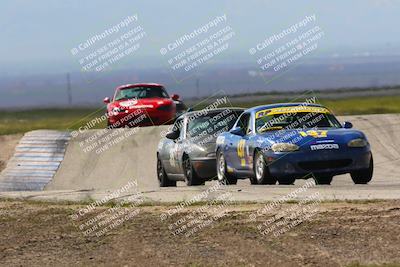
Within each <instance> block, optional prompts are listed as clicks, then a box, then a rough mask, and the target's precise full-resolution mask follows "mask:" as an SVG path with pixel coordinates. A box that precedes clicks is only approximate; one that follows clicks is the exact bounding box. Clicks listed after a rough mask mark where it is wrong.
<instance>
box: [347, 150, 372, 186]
mask: <svg viewBox="0 0 400 267" xmlns="http://www.w3.org/2000/svg"><path fill="white" fill-rule="evenodd" d="M373 173H374V159H373V158H372V155H371V159H370V162H369V167H368V169H364V170H359V171H354V172H352V173H350V175H351V179H352V180H353V182H354V183H355V184H367V183H369V182H370V181H371V179H372V175H373Z"/></svg>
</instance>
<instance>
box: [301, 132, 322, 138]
mask: <svg viewBox="0 0 400 267" xmlns="http://www.w3.org/2000/svg"><path fill="white" fill-rule="evenodd" d="M300 135H301V136H303V137H307V136H312V137H314V138H318V137H327V136H328V131H325V130H309V131H307V132H304V131H301V132H300Z"/></svg>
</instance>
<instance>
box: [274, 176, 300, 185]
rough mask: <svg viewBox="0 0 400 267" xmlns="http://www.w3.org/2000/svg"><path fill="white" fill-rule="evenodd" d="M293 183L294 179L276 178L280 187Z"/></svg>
mask: <svg viewBox="0 0 400 267" xmlns="http://www.w3.org/2000/svg"><path fill="white" fill-rule="evenodd" d="M295 181H296V178H295V177H278V183H279V184H280V185H292V184H294V182H295Z"/></svg>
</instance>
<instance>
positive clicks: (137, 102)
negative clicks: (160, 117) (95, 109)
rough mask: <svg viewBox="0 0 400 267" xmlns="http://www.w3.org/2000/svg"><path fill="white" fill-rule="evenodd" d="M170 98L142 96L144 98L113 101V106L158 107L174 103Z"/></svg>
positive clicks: (128, 107) (125, 107)
mask: <svg viewBox="0 0 400 267" xmlns="http://www.w3.org/2000/svg"><path fill="white" fill-rule="evenodd" d="M173 103H174V102H173V100H172V99H169V98H158V97H155V98H142V99H122V100H117V101H114V102H112V103H111V105H112V107H121V108H124V109H130V108H157V107H159V106H163V105H171V104H173Z"/></svg>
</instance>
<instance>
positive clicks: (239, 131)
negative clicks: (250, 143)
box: [229, 127, 244, 136]
mask: <svg viewBox="0 0 400 267" xmlns="http://www.w3.org/2000/svg"><path fill="white" fill-rule="evenodd" d="M229 132H230V133H231V134H234V135H239V136H244V131H243V129H242V128H240V127H236V128H233V129H232V130H230V131H229Z"/></svg>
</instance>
